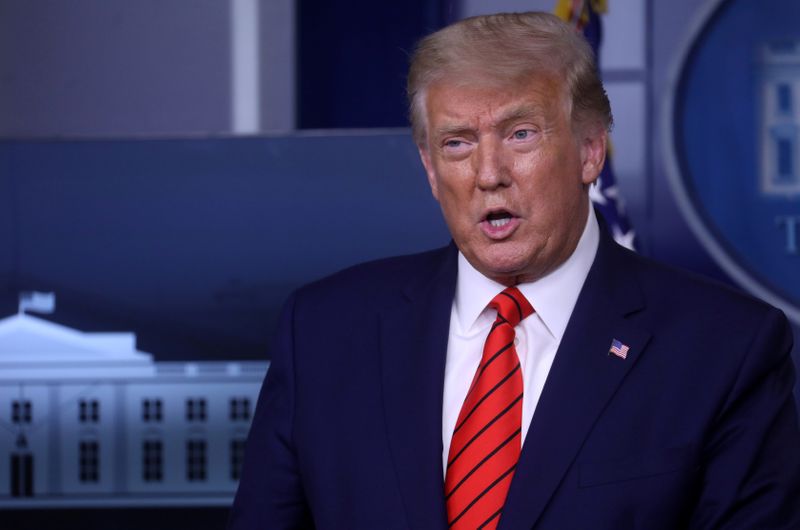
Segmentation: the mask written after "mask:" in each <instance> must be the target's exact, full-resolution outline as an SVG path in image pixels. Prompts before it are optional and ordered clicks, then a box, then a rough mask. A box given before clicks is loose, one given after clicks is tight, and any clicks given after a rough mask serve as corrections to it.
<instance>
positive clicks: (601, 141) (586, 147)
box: [581, 126, 608, 186]
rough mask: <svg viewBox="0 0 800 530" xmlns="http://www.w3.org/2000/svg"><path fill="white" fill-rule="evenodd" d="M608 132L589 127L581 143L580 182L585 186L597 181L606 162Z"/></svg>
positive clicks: (600, 128) (599, 127)
mask: <svg viewBox="0 0 800 530" xmlns="http://www.w3.org/2000/svg"><path fill="white" fill-rule="evenodd" d="M607 147H608V132H607V131H606V130H605V129H604V128H602V127H601V126H597V127H591V128H589V129H588V130H587V133H586V134H584V135H583V139H582V141H581V168H582V175H581V180H582V181H583V183H584V184H585V185H587V186H588V185H589V184H592V183H593V182H594V181H596V180H597V177H598V176H599V175H600V172H601V171H602V170H603V164H605V161H606V148H607Z"/></svg>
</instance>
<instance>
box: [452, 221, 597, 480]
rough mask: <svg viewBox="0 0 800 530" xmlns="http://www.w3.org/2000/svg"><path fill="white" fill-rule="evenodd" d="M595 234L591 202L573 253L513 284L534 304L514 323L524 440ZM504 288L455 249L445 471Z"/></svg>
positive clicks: (592, 253)
mask: <svg viewBox="0 0 800 530" xmlns="http://www.w3.org/2000/svg"><path fill="white" fill-rule="evenodd" d="M599 234H600V232H599V228H598V225H597V219H595V216H594V210H593V209H592V208H589V218H588V219H587V221H586V226H585V227H584V229H583V234H582V235H581V238H580V240H579V241H578V245H577V247H575V251H574V252H573V253H572V255H571V256H570V257H569V258H567V260H566V261H565V262H564V263H562V264H561V265H559V267H558V268H557V269H555V270H554V271H553V272H551V273H549V274H548V275H547V276H545V277H543V278H540V279H538V280H536V281H535V282H532V283H523V284H520V285H517V288H518V289H519V290H520V291H521V292H522V294H523V295H525V298H527V299H528V301H529V302H530V303H531V305H532V306H533V308H534V310H535V312H534V314H533V315H531V316H529V317H528V318H526V319H525V320H523V321H522V322H521V323H520V325H518V326H517V327H516V328H515V331H516V339H515V340H514V344H515V345H516V350H517V355H518V356H519V361H520V365H521V370H522V385H523V387H522V388H523V397H522V442H523V443H524V441H525V435H526V434H527V433H528V428H529V427H530V424H531V419H532V418H533V412H534V410H536V404H537V403H538V402H539V396H540V395H541V393H542V389H543V388H544V382H545V380H546V379H547V374H548V373H550V367H551V366H552V364H553V359H555V356H556V350H558V345H559V344H561V337H563V335H564V330H565V329H566V327H567V322H569V318H570V316H571V315H572V309H573V308H574V307H575V302H576V301H577V300H578V294H579V293H580V291H581V288H582V287H583V282H584V281H585V280H586V275H587V274H588V273H589V268H590V267H591V266H592V262H593V261H594V257H595V254H596V253H597V245H598V242H599V240H600V235H599ZM503 289H505V286H504V285H502V284H499V283H497V282H495V281H494V280H490V279H489V278H487V277H486V276H484V275H482V274H481V273H480V272H478V271H477V270H475V268H473V267H472V265H470V263H469V262H468V261H467V259H466V258H465V257H464V255H463V254H461V253H460V252H459V254H458V280H457V284H456V295H455V298H454V299H453V307H452V310H451V313H450V335H449V338H448V342H447V360H446V364H445V376H444V402H443V407H442V408H443V410H442V441H443V443H444V450H443V453H442V464H443V467H444V470H445V471H446V470H447V455H448V453H449V451H450V441H451V439H452V437H453V429H454V428H455V425H456V421H457V420H458V413H459V412H460V411H461V405H462V404H463V403H464V398H465V397H466V395H467V390H468V389H469V385H470V383H472V378H473V377H474V375H475V371H476V370H477V369H478V364H480V361H481V356H482V355H483V345H484V342H486V336H487V335H488V334H489V328H490V327H491V326H492V323H493V322H494V320H495V317H496V316H497V311H495V310H494V309H492V308H489V307H487V306H488V304H489V302H490V301H491V300H492V298H494V297H495V296H496V295H497V294H498V293H499V292H501V291H502V290H503Z"/></svg>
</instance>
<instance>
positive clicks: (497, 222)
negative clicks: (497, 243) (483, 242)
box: [489, 217, 511, 228]
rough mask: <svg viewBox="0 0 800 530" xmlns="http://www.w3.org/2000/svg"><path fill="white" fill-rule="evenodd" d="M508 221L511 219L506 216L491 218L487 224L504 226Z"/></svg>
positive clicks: (498, 226) (497, 226) (496, 226)
mask: <svg viewBox="0 0 800 530" xmlns="http://www.w3.org/2000/svg"><path fill="white" fill-rule="evenodd" d="M510 222H511V219H509V218H507V217H506V218H505V219H492V220H491V221H489V224H490V225H492V226H493V227H495V228H500V227H501V226H505V225H507V224H508V223H510Z"/></svg>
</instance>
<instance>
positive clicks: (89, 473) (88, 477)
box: [79, 440, 100, 482]
mask: <svg viewBox="0 0 800 530" xmlns="http://www.w3.org/2000/svg"><path fill="white" fill-rule="evenodd" d="M79 451H80V455H79V458H80V461H79V473H80V476H79V478H80V481H81V482H97V481H98V480H100V449H99V444H98V442H96V441H94V440H91V441H88V440H84V441H82V442H81V443H80V446H79Z"/></svg>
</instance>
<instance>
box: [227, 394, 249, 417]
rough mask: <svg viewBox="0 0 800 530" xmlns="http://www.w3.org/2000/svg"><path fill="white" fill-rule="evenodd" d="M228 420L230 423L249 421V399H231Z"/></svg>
mask: <svg viewBox="0 0 800 530" xmlns="http://www.w3.org/2000/svg"><path fill="white" fill-rule="evenodd" d="M230 419H231V421H248V420H250V399H249V398H246V397H243V398H231V401H230Z"/></svg>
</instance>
